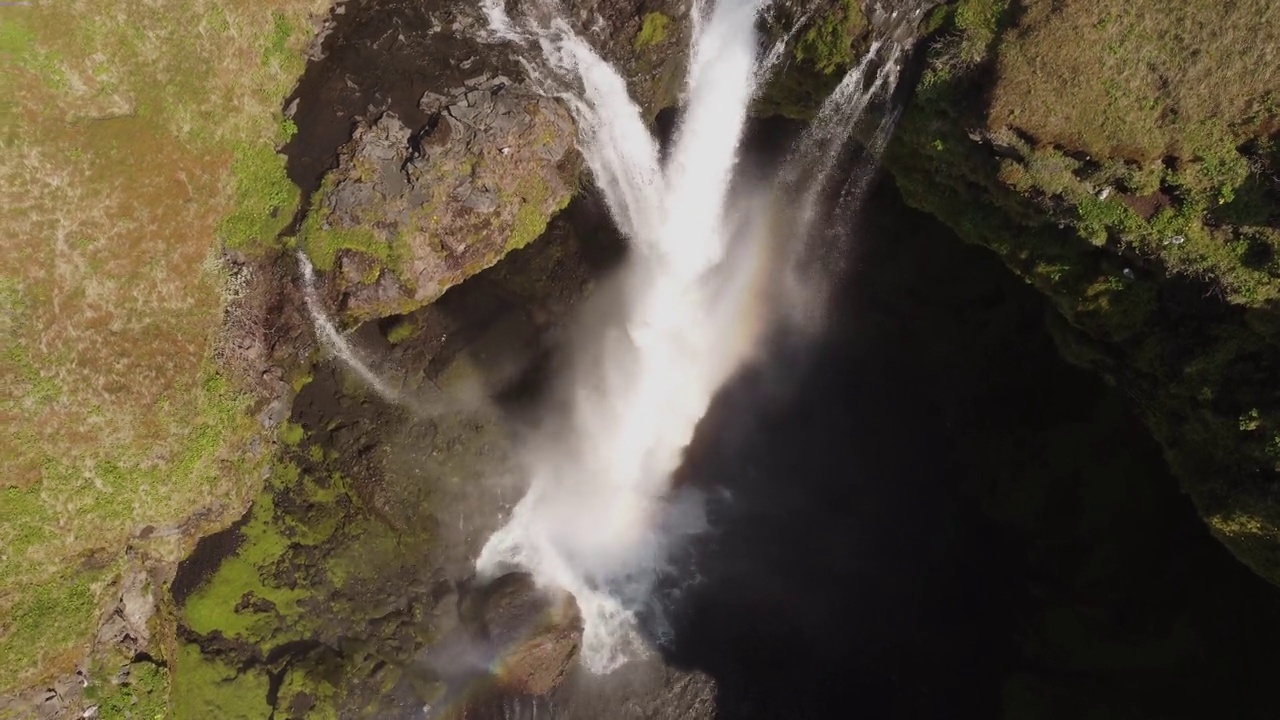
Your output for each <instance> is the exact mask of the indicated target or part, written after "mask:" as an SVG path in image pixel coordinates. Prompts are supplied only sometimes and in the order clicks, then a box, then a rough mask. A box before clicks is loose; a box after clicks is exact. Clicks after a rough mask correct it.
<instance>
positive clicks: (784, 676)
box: [668, 182, 1280, 719]
mask: <svg viewBox="0 0 1280 720" xmlns="http://www.w3.org/2000/svg"><path fill="white" fill-rule="evenodd" d="M862 218H863V219H862V220H861V224H860V226H859V228H858V230H857V233H856V242H855V244H856V249H855V251H856V262H855V263H854V264H855V266H856V268H855V270H854V271H853V272H852V274H851V277H849V279H848V282H847V283H846V284H845V287H844V290H843V294H842V296H841V298H840V301H839V303H838V308H837V310H836V312H835V314H834V317H833V321H832V324H831V329H830V332H829V334H828V336H827V337H826V339H825V340H824V341H822V342H821V343H820V345H819V347H817V348H816V349H815V350H814V351H813V353H812V355H811V356H810V358H809V361H808V362H807V363H801V362H797V361H796V358H794V357H785V358H781V359H778V360H776V361H775V362H773V363H771V364H770V365H769V366H767V367H766V368H764V369H763V370H760V371H757V372H754V373H749V374H747V375H746V376H745V377H742V378H741V379H740V380H739V381H738V382H737V383H735V385H734V386H733V387H732V388H731V389H730V390H729V391H728V392H726V393H725V395H724V397H722V398H721V400H720V402H719V404H718V406H717V408H716V409H715V411H714V412H713V415H712V421H711V423H710V425H709V426H708V427H704V428H703V431H704V432H703V435H704V438H703V440H702V441H700V442H699V443H698V452H697V453H696V455H695V457H694V458H693V459H692V460H691V463H690V466H689V467H688V468H687V471H688V473H687V477H688V478H690V481H691V482H694V483H696V484H698V485H700V486H702V487H704V488H708V489H710V490H712V491H713V495H715V496H717V497H720V499H719V500H717V501H716V502H715V503H714V508H713V524H714V530H713V531H712V532H711V533H710V534H708V535H707V536H706V537H705V538H704V539H703V541H702V542H701V543H700V544H699V547H698V548H697V549H696V552H695V553H694V554H695V556H696V557H695V565H696V568H697V569H696V572H697V573H698V574H699V575H700V576H701V578H702V580H701V581H700V582H699V583H697V584H695V585H693V586H692V587H691V588H689V589H686V590H685V591H684V592H683V594H682V595H681V596H680V599H679V600H678V601H677V602H676V609H675V610H674V615H675V618H676V626H677V628H676V636H675V641H674V644H673V646H672V647H671V648H670V649H669V652H668V660H669V662H672V663H675V664H678V665H681V666H684V667H692V668H698V669H701V670H703V671H705V672H707V673H709V674H710V675H712V676H713V677H714V678H715V679H716V682H717V685H718V688H719V689H718V697H717V704H718V707H719V711H720V715H721V716H722V717H727V718H771V719H777V718H844V717H850V718H953V717H985V718H996V717H1007V718H1085V717H1089V718H1184V717H1185V718H1203V717H1224V718H1225V717H1231V718H1251V717H1258V718H1263V717H1266V718H1274V717H1278V716H1280V693H1276V692H1275V690H1274V688H1275V685H1274V681H1275V678H1277V677H1280V622H1278V621H1280V590H1277V589H1276V588H1274V587H1272V586H1270V585H1269V584H1267V583H1266V582H1264V581H1263V580H1261V579H1260V578H1258V577H1256V576H1254V575H1253V574H1251V573H1250V572H1249V571H1248V570H1247V569H1246V568H1245V567H1244V566H1243V565H1241V564H1240V563H1238V562H1237V561H1236V560H1235V559H1234V558H1233V557H1232V556H1231V555H1230V554H1229V553H1228V552H1227V551H1226V550H1225V549H1224V548H1223V547H1222V546H1220V545H1219V544H1218V543H1217V542H1216V541H1215V540H1214V539H1213V538H1212V537H1211V536H1210V535H1209V533H1208V531H1207V529H1206V528H1205V526H1204V525H1203V523H1202V522H1201V520H1200V519H1199V517H1198V516H1197V515H1196V514H1195V512H1194V510H1193V508H1192V507H1191V504H1190V502H1189V500H1188V499H1187V498H1186V497H1185V496H1183V495H1181V494H1180V492H1179V490H1178V484H1177V481H1176V480H1175V479H1174V478H1173V477H1172V476H1171V475H1170V472H1169V470H1168V468H1167V467H1166V465H1165V463H1164V461H1163V459H1162V456H1161V452H1160V448H1159V447H1158V446H1157V445H1156V444H1155V442H1154V441H1153V440H1152V439H1151V438H1150V437H1149V436H1148V434H1147V433H1146V431H1145V430H1144V428H1143V426H1142V425H1141V424H1140V422H1139V421H1138V420H1137V419H1136V418H1135V416H1134V415H1133V414H1132V413H1131V412H1130V411H1129V409H1128V407H1127V406H1126V403H1125V401H1124V398H1123V396H1122V395H1121V392H1120V391H1118V390H1117V389H1115V388H1111V387H1108V386H1106V385H1105V384H1104V383H1103V382H1102V381H1101V380H1100V379H1099V378H1097V377H1095V376H1094V375H1092V374H1090V373H1087V372H1085V371H1083V370H1080V369H1077V368H1075V367H1072V366H1071V365H1068V364H1067V363H1066V362H1065V361H1064V360H1063V359H1061V357H1060V356H1059V354H1058V352H1057V349H1056V347H1055V344H1054V341H1053V339H1052V337H1051V334H1050V331H1049V329H1048V328H1049V326H1050V324H1051V323H1050V322H1048V321H1049V319H1050V318H1049V314H1048V312H1047V309H1046V306H1045V303H1044V302H1043V301H1042V299H1041V298H1040V296H1039V295H1037V294H1036V293H1035V292H1034V291H1033V290H1032V289H1031V288H1029V287H1026V286H1024V285H1023V284H1021V283H1020V282H1019V281H1018V280H1017V279H1015V278H1014V277H1013V275H1012V274H1011V273H1009V272H1008V271H1006V270H1005V269H1004V268H1003V267H1002V266H1001V265H1000V263H999V262H998V260H997V259H996V258H995V257H994V256H993V255H991V254H990V253H989V252H987V251H985V250H982V249H979V248H975V247H969V246H966V245H964V244H963V243H961V242H960V241H959V240H958V239H957V238H956V237H955V236H954V235H952V234H951V233H950V232H949V231H948V230H947V229H946V228H944V227H942V226H940V225H939V224H937V223H936V222H933V221H932V220H931V219H929V218H927V217H925V216H922V215H920V214H918V213H916V212H914V211H911V210H910V209H908V208H906V207H904V205H903V204H902V201H901V200H900V198H899V197H898V195H897V193H896V191H895V189H894V188H893V187H892V185H891V183H890V182H881V183H880V184H879V185H878V187H876V188H875V189H874V190H873V192H872V196H871V197H870V198H869V201H868V203H867V207H866V210H865V211H864V212H863V213H862Z"/></svg>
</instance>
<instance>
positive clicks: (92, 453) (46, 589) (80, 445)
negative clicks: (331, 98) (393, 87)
mask: <svg viewBox="0 0 1280 720" xmlns="http://www.w3.org/2000/svg"><path fill="white" fill-rule="evenodd" d="M327 4H328V3H327V2H326V0H271V1H269V2H249V1H247V0H237V1H234V2H216V1H215V0H175V1H173V2H163V3H155V2H144V1H143V0H110V1H109V0H59V1H58V2H52V1H50V2H41V1H39V0H37V2H34V3H32V4H31V5H27V6H8V7H0V331H2V332H0V338H2V339H0V343H2V345H0V358H2V359H0V418H2V420H0V423H2V424H3V431H2V432H0V695H2V694H3V693H4V692H5V691H8V690H12V689H15V688H18V687H22V686H25V685H29V684H31V683H33V682H37V681H39V680H40V679H42V678H44V677H47V676H49V675H51V674H53V673H57V672H63V671H67V670H69V669H71V668H72V667H73V666H74V663H76V662H77V661H78V660H79V659H80V658H81V657H83V653H84V650H85V647H86V641H87V640H88V638H89V636H90V634H91V631H92V629H93V627H94V626H95V624H96V621H97V615H98V611H100V610H101V608H102V605H103V603H104V602H106V601H108V600H109V598H108V597H106V590H107V588H109V586H110V583H111V581H112V579H113V578H114V576H115V573H116V570H117V569H118V566H119V563H120V562H121V560H122V557H123V550H124V548H125V546H126V543H127V542H128V539H129V538H130V537H131V536H132V535H134V534H136V533H137V532H138V531H139V530H141V529H142V528H143V527H145V526H147V525H152V526H156V527H159V528H163V527H165V526H168V525H172V524H175V523H178V522H180V521H182V520H183V519H184V518H187V517H188V516H190V515H192V514H193V512H195V511H197V510H200V509H207V510H208V511H209V516H210V517H213V518H218V517H225V516H226V515H227V513H229V512H232V511H236V510H241V509H243V507H244V505H245V503H246V502H247V499H248V498H249V497H250V496H251V495H252V494H253V493H254V492H255V490H256V484H257V482H256V481H255V479H254V478H255V476H256V475H255V473H253V472H251V470H250V469H249V468H246V467H242V466H241V463H242V461H239V460H238V458H241V457H243V452H242V447H243V443H244V442H246V441H247V440H248V439H249V438H250V437H252V436H253V434H254V433H255V432H257V430H256V426H255V424H254V423H253V422H252V421H251V420H250V419H249V417H248V416H247V414H246V413H245V409H246V407H247V400H246V399H245V398H244V397H243V396H242V395H241V394H240V393H239V392H237V389H236V388H235V387H234V385H233V383H232V382H231V381H230V380H229V379H227V378H226V377H224V376H223V375H222V374H220V370H219V367H218V364H217V360H216V352H215V347H216V343H217V339H218V333H219V330H220V326H221V322H222V311H223V308H224V307H225V304H226V302H227V301H228V300H229V294H230V293H234V290H235V289H234V287H231V286H230V284H229V283H228V282H226V277H225V273H224V272H223V270H222V267H221V260H220V252H219V247H220V244H221V242H222V241H226V242H228V243H231V244H234V245H238V246H245V245H248V244H250V243H252V242H253V241H255V240H263V239H270V237H272V236H274V234H275V232H276V231H278V230H279V228H280V226H281V224H282V223H283V222H284V221H285V220H287V217H288V215H289V206H291V205H292V204H293V203H295V202H296V200H297V195H296V190H295V189H294V188H293V187H292V185H290V184H289V183H288V182H287V180H285V178H284V175H283V164H282V160H281V159H280V158H278V157H277V156H276V155H275V153H274V147H275V145H276V143H278V142H279V141H280V140H282V139H283V138H284V136H286V135H287V134H288V132H289V130H290V127H289V123H287V122H284V121H283V120H282V118H281V116H280V110H279V108H280V102H281V99H282V98H283V97H285V95H287V93H288V92H289V90H290V87H291V86H292V83H293V82H294V80H295V79H296V78H297V77H298V75H299V74H300V72H301V70H302V66H303V49H304V46H305V45H306V43H308V42H309V41H310V39H311V37H312V36H313V34H314V27H313V21H314V19H315V18H317V17H319V16H320V15H321V14H322V13H323V12H324V11H325V9H326V6H327Z"/></svg>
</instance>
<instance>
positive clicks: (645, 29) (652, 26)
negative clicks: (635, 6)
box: [632, 12, 671, 50]
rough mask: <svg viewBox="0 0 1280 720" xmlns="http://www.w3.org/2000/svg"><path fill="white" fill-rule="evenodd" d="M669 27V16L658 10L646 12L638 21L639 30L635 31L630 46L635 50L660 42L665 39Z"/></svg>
mask: <svg viewBox="0 0 1280 720" xmlns="http://www.w3.org/2000/svg"><path fill="white" fill-rule="evenodd" d="M670 29H671V18H669V17H667V16H666V15H665V14H663V13H660V12H651V13H647V14H645V16H644V19H643V20H641V22H640V32H638V33H636V37H635V40H633V41H632V46H633V47H635V49H636V50H644V49H645V48H651V47H653V46H654V45H658V44H661V43H662V41H663V40H666V39H667V32H668V31H670Z"/></svg>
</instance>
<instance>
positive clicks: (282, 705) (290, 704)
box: [276, 664, 338, 720]
mask: <svg viewBox="0 0 1280 720" xmlns="http://www.w3.org/2000/svg"><path fill="white" fill-rule="evenodd" d="M317 675H318V674H317V673H316V672H314V670H313V668H311V667H309V666H307V665H303V664H294V665H292V666H290V667H289V670H288V672H287V673H286V674H285V677H284V682H283V683H282V684H281V686H280V694H279V700H278V701H277V703H276V707H277V708H278V709H277V711H276V715H277V717H281V716H283V717H287V718H290V719H291V720H292V719H293V718H298V719H299V720H301V719H302V718H305V719H306V720H338V709H337V706H336V702H337V698H338V690H337V688H336V687H334V685H333V683H331V682H329V681H328V680H326V679H324V678H322V677H318V676H317Z"/></svg>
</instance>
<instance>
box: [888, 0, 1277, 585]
mask: <svg viewBox="0 0 1280 720" xmlns="http://www.w3.org/2000/svg"><path fill="white" fill-rule="evenodd" d="M927 29H928V30H929V31H930V32H931V33H932V35H931V36H930V38H929V40H928V43H927V47H926V50H925V53H926V56H925V58H923V68H922V76H921V78H920V82H919V86H918V89H917V93H916V97H915V98H914V100H913V101H912V103H911V105H910V107H909V108H908V110H907V113H906V116H905V118H904V120H903V123H902V127H901V129H900V131H899V134H898V136H897V138H896V139H895V141H894V143H893V145H892V147H891V149H890V152H889V155H888V158H887V164H888V166H889V169H890V170H891V171H892V173H893V176H894V177H895V179H896V180H897V182H898V185H899V187H900V188H901V190H902V192H903V193H904V195H905V196H906V197H907V199H908V201H909V202H911V203H912V204H914V205H916V206H917V207H920V208H922V209H925V210H927V211H928V212H930V213H933V214H934V215H936V216H937V217H939V218H941V219H943V220H944V221H945V222H947V223H948V224H949V225H950V226H951V227H953V228H954V229H955V230H956V231H957V232H958V233H959V234H960V235H961V236H962V237H964V238H965V239H967V240H969V241H970V242H974V243H978V244H981V245H984V246H987V247H989V248H991V249H992V250H994V251H995V252H997V253H998V254H999V255H1000V256H1001V257H1002V258H1003V259H1004V261H1005V263H1006V264H1007V265H1008V266H1009V267H1010V268H1011V269H1012V270H1013V271H1015V272H1016V273H1018V274H1019V275H1021V276H1022V277H1024V278H1025V279H1026V280H1027V281H1028V282H1030V283H1031V284H1033V285H1034V286H1035V287H1036V288H1037V289H1039V290H1040V291H1042V292H1043V293H1045V294H1046V295H1047V296H1048V297H1049V298H1050V299H1051V301H1052V303H1053V305H1054V307H1055V308H1056V309H1057V311H1058V317H1057V320H1058V322H1057V323H1056V327H1057V330H1058V333H1057V335H1058V339H1059V341H1060V345H1061V347H1062V350H1063V352H1064V353H1066V354H1067V355H1068V356H1069V357H1070V358H1072V359H1073V360H1075V361H1076V362H1078V363H1080V364H1083V365H1085V366H1087V367H1090V368H1093V369H1095V370H1097V371H1098V372H1100V373H1102V374H1104V375H1105V376H1106V377H1107V378H1108V379H1109V380H1110V381H1111V382H1112V383H1114V384H1115V385H1116V386H1118V387H1120V388H1121V389H1123V390H1124V392H1125V393H1127V394H1128V395H1129V396H1130V398H1131V399H1132V401H1133V403H1134V405H1135V406H1136V407H1137V408H1139V410H1140V412H1141V414H1142V415H1143V417H1144V418H1145V419H1146V421H1147V423H1148V425H1149V427H1150V428H1151V429H1152V431H1153V432H1154V434H1155V435H1156V437H1157V438H1158V439H1159V440H1160V442H1161V444H1162V445H1163V446H1164V448H1165V451H1166V453H1167V455H1168V458H1169V461H1170V463H1171V464H1172V466H1173V467H1174V468H1175V470H1176V472H1177V474H1178V475H1179V476H1180V477H1181V479H1182V481H1183V485H1184V488H1185V489H1186V491H1187V492H1188V493H1190V495H1191V497H1192V498H1193V499H1194V500H1195V503H1196V505H1197V507H1198V508H1199V510H1200V512H1201V514H1202V515H1203V517H1204V519H1205V521H1206V522H1207V523H1209V525H1210V526H1211V528H1212V529H1213V531H1214V532H1215V533H1216V534H1217V535H1218V537H1219V538H1221V539H1222V540H1223V541H1224V542H1225V543H1226V544H1227V545H1228V547H1230V548H1231V549H1232V550H1233V551H1234V552H1235V553H1236V554H1237V556H1238V557H1240V558H1241V559H1242V560H1244V561H1245V562H1246V563H1248V564H1249V565H1250V566H1251V567H1253V568H1254V569H1255V570H1256V571H1257V572H1259V573H1261V574H1262V575H1264V576H1265V577H1267V578H1269V579H1271V580H1272V581H1273V582H1280V506H1278V505H1277V504H1276V502H1277V501H1276V497H1277V496H1276V491H1277V488H1280V485H1278V484H1277V481H1278V480H1280V475H1278V474H1277V471H1278V470H1280V464H1278V463H1280V394H1277V388H1280V355H1278V354H1277V350H1278V347H1277V339H1280V336H1278V335H1277V333H1278V332H1280V315H1278V314H1277V312H1278V307H1280V306H1277V295H1278V293H1280V260H1278V259H1277V257H1276V249H1277V247H1278V246H1280V155H1278V154H1277V148H1280V144H1278V143H1280V135H1278V134H1277V129H1278V128H1280V105H1278V104H1277V101H1278V99H1280V81H1278V80H1277V78H1276V76H1275V74H1274V73H1270V72H1266V71H1265V70H1263V68H1264V67H1267V65H1268V63H1269V62H1272V61H1273V60H1269V59H1268V58H1270V57H1271V56H1272V55H1273V54H1274V53H1275V52H1276V48H1277V47H1280V23H1278V22H1277V15H1276V9H1275V8H1274V7H1273V6H1271V5H1270V4H1267V3H1243V4H1237V5H1232V6H1230V7H1225V6H1221V5H1218V4H1214V3H1190V4H1186V5H1183V6H1179V7H1178V8H1170V7H1167V6H1164V5H1160V4H1158V3H1141V2H1140V3H1132V2H1125V3H1121V2H1108V1H1105V0H1103V1H1100V2H1089V3H1066V4H1060V3H1050V2H1038V1H1030V2H1025V3H1018V4H1013V3H1007V2H1004V1H1003V0H961V1H960V2H957V3H954V4H951V5H948V6H945V7H943V8H940V9H939V10H937V11H935V13H934V14H933V15H932V16H931V18H930V20H929V27H928V28H927Z"/></svg>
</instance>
